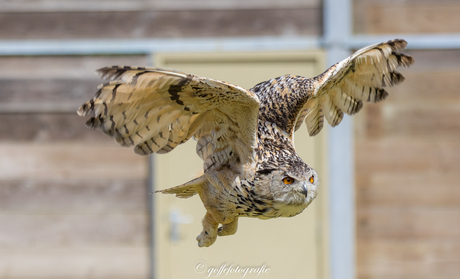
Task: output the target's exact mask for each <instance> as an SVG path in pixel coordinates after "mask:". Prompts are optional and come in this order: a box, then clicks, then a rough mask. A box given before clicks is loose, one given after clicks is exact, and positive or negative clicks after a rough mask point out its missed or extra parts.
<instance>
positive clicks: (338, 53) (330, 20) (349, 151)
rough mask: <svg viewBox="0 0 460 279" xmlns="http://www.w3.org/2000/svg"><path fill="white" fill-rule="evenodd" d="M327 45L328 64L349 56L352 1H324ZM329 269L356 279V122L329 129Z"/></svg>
mask: <svg viewBox="0 0 460 279" xmlns="http://www.w3.org/2000/svg"><path fill="white" fill-rule="evenodd" d="M323 12H324V43H325V48H326V50H327V62H328V64H329V65H332V64H334V63H336V62H338V61H340V60H342V59H344V58H346V57H347V56H348V55H349V54H350V53H349V52H350V51H349V46H348V44H349V42H350V41H351V39H350V38H351V33H352V25H351V24H352V1H351V0H325V1H324V10H323ZM328 146H329V148H328V156H329V158H328V164H329V191H328V192H329V249H330V250H329V258H330V262H329V270H330V273H329V274H330V278H331V279H339V278H340V279H354V278H355V277H356V271H355V265H356V261H355V259H356V257H355V203H354V201H355V198H354V170H355V169H354V156H353V155H354V154H353V153H354V147H353V122H352V121H351V118H350V117H344V119H343V120H342V123H340V125H339V126H337V127H335V128H329V137H328Z"/></svg>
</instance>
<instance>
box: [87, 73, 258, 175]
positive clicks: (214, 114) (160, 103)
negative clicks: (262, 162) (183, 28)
mask: <svg viewBox="0 0 460 279" xmlns="http://www.w3.org/2000/svg"><path fill="white" fill-rule="evenodd" d="M97 72H98V73H99V74H100V76H101V77H102V78H104V79H107V80H108V82H107V83H105V84H102V85H101V86H99V87H98V91H97V92H96V95H95V97H94V98H93V99H91V100H90V101H88V102H86V103H85V104H83V105H82V106H81V107H80V109H79V110H78V114H79V115H80V116H90V117H91V118H90V119H89V120H88V121H87V126H88V127H90V128H93V129H98V130H101V131H102V132H103V133H105V134H107V135H109V136H111V137H113V138H115V140H116V141H117V142H118V143H119V144H120V145H122V146H135V147H134V151H135V152H136V153H138V154H141V155H147V154H151V153H159V154H162V153H167V152H170V151H171V150H173V149H174V148H175V147H176V146H178V145H179V144H182V143H184V142H186V141H188V140H189V139H190V138H192V137H195V138H196V139H197V140H198V143H200V140H201V139H203V138H206V139H207V140H209V142H207V144H208V146H206V150H207V151H206V152H205V153H201V154H200V153H199V155H200V157H202V159H203V161H204V166H205V170H207V169H210V168H213V167H215V166H218V165H222V164H225V163H227V162H228V161H229V160H232V159H235V158H236V157H238V158H239V159H240V160H239V161H240V162H241V165H242V166H243V168H242V169H250V168H248V167H247V166H245V165H246V164H253V163H254V158H253V157H254V147H255V141H256V131H257V123H258V121H257V116H258V111H259V99H258V97H257V96H256V95H255V94H254V93H252V92H250V91H248V90H246V89H243V88H241V87H238V86H236V85H232V84H228V83H225V82H222V81H218V80H213V79H208V78H202V77H199V76H195V75H191V74H185V73H181V72H177V71H172V70H165V69H157V68H145V67H127V66H113V67H106V68H102V69H99V70H98V71H97ZM235 139H241V141H238V140H235ZM201 143H202V142H201ZM209 162H213V164H209ZM216 162H217V163H216Z"/></svg>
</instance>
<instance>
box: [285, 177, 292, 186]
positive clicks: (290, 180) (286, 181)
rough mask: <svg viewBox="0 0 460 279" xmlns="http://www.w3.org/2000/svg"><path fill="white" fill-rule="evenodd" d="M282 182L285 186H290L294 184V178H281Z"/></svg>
mask: <svg viewBox="0 0 460 279" xmlns="http://www.w3.org/2000/svg"><path fill="white" fill-rule="evenodd" d="M283 182H284V184H286V185H289V184H292V183H294V178H292V177H289V176H286V177H285V178H283Z"/></svg>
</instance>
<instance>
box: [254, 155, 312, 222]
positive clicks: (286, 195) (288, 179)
mask: <svg viewBox="0 0 460 279" xmlns="http://www.w3.org/2000/svg"><path fill="white" fill-rule="evenodd" d="M254 186H255V189H256V191H258V192H259V193H260V194H262V195H264V196H269V197H270V199H272V200H273V202H274V204H278V205H279V206H280V207H283V206H285V207H286V208H291V209H292V210H293V211H296V210H300V211H299V212H293V213H294V214H298V213H300V212H301V211H302V210H303V209H305V208H306V207H307V206H308V205H309V204H310V203H311V202H312V201H313V200H314V199H315V197H316V195H317V192H318V186H319V180H318V174H317V173H316V171H315V170H314V169H312V168H311V167H309V166H308V165H307V164H305V163H304V162H297V163H295V164H293V163H292V162H291V163H290V164H286V165H282V166H279V167H278V168H276V169H275V168H262V169H259V170H258V171H257V174H256V180H255V183H254ZM283 215H285V214H283ZM288 215H289V214H288Z"/></svg>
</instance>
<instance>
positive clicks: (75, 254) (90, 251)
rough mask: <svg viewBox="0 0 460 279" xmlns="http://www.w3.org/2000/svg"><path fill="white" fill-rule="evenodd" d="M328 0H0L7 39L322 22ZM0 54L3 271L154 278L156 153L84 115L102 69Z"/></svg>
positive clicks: (186, 32) (307, 29)
mask: <svg viewBox="0 0 460 279" xmlns="http://www.w3.org/2000/svg"><path fill="white" fill-rule="evenodd" d="M320 5H321V2H320V0H285V1H282V2H280V1H277V0H254V1H246V0H222V1H214V0H200V1H185V0H156V1H150V0H134V1H132V0H116V1H113V0H110V1H109V0H100V1H92V0H91V1H89V0H88V1H87V0H65V1H62V0H37V1H9V0H0V7H1V8H0V25H1V26H2V28H0V39H1V40H46V39H51V40H62V39H66V40H69V39H70V40H78V39H112V38H117V39H131V38H132V39H137V38H163V37H169V38H172V37H177V38H183V37H207V36H212V37H220V36H296V35H320V34H321V20H322V19H321V7H320ZM146 64H149V61H147V57H145V56H75V57H74V56H40V57H0V65H1V67H0V278H5V279H6V278H8V279H12V278H47V279H48V278H110V279H117V278H130V279H131V278H147V277H148V273H149V264H148V261H149V254H148V216H147V198H148V194H147V188H146V187H147V185H146V184H147V159H146V158H145V157H141V156H138V155H135V154H134V152H133V151H132V150H131V149H123V148H121V147H119V146H117V144H115V142H114V141H113V140H111V139H110V138H108V137H106V136H104V135H102V134H101V133H100V132H97V131H91V130H89V129H87V128H86V127H85V126H84V122H85V120H84V119H82V118H80V117H78V116H77V115H76V110H77V108H78V107H79V106H80V105H81V104H82V103H83V102H85V101H86V100H88V99H89V98H90V97H92V96H93V94H94V93H95V88H96V86H97V85H98V84H99V83H100V81H99V80H98V79H97V77H96V75H95V74H94V70H95V69H97V68H99V67H102V66H107V65H146Z"/></svg>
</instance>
